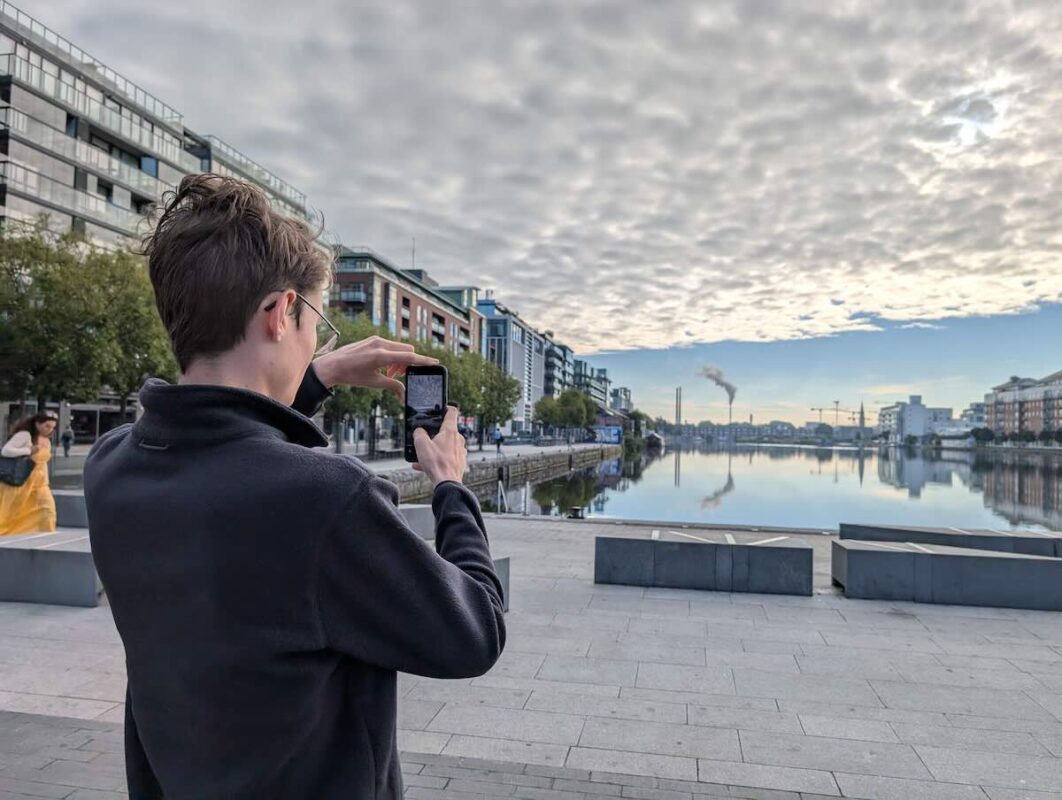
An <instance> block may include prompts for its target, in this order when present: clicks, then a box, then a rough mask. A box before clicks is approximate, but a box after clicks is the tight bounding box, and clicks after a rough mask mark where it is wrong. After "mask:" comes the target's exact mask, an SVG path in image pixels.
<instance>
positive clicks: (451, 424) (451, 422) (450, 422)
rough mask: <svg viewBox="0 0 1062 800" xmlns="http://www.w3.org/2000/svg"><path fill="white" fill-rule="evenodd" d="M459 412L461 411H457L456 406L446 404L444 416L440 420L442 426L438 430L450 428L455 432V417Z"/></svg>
mask: <svg viewBox="0 0 1062 800" xmlns="http://www.w3.org/2000/svg"><path fill="white" fill-rule="evenodd" d="M460 413H461V412H460V411H458V409H457V406H447V407H446V417H445V419H443V421H442V427H441V429H440V430H447V431H449V430H452V431H453V432H454V433H457V417H458V416H459V415H460Z"/></svg>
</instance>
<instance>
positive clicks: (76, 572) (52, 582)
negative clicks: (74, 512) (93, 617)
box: [0, 528, 103, 607]
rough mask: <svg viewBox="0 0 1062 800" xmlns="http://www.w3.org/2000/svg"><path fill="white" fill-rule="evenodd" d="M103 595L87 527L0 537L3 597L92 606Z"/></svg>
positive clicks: (0, 581) (0, 575) (32, 601)
mask: <svg viewBox="0 0 1062 800" xmlns="http://www.w3.org/2000/svg"><path fill="white" fill-rule="evenodd" d="M102 594H103V588H102V587H101V586H100V580H99V577H98V576H97V575H96V565H95V564H93V563H92V551H91V550H90V549H89V537H88V530H86V529H85V528H60V529H59V530H57V531H55V532H54V533H26V534H21V535H18V536H0V600H7V601H12V602H19V603H53V604H55V605H63V606H88V607H91V606H96V605H98V604H99V600H100V596H101V595H102Z"/></svg>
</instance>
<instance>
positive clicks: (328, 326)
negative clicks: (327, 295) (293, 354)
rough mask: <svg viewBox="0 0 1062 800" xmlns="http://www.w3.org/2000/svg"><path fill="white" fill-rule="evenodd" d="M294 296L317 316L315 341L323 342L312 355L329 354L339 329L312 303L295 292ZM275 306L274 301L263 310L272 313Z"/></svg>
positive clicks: (337, 339) (336, 339)
mask: <svg viewBox="0 0 1062 800" xmlns="http://www.w3.org/2000/svg"><path fill="white" fill-rule="evenodd" d="M295 296H296V297H297V298H299V299H300V300H301V301H302V302H303V303H305V304H306V306H307V307H308V308H309V309H310V310H311V311H313V313H314V314H316V315H317V341H318V342H319V343H320V342H322V341H323V342H324V344H322V345H320V346H319V347H318V348H317V349H316V350H315V351H314V355H315V356H323V355H324V354H325V353H331V352H332V350H333V349H335V346H336V342H338V341H339V328H337V327H336V326H335V325H333V324H332V323H331V322H330V321H329V319H328V317H326V316H325V315H324V312H323V311H321V310H320V309H319V308H317V307H316V306H314V304H313V303H311V302H310V301H309V300H307V299H306V298H305V297H303V296H302V295H301V294H299V293H298V292H295ZM276 305H277V303H276V301H275V300H274V301H273V302H272V303H270V304H269V305H267V306H266V307H265V310H266V311H272V310H273V309H274V308H276Z"/></svg>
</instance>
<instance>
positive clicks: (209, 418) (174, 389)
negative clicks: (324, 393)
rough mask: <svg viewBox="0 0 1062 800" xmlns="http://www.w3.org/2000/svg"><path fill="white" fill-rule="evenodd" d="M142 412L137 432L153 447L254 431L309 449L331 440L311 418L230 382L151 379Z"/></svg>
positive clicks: (144, 391)
mask: <svg viewBox="0 0 1062 800" xmlns="http://www.w3.org/2000/svg"><path fill="white" fill-rule="evenodd" d="M140 405H141V407H142V408H143V409H144V413H143V415H142V416H141V417H140V419H139V420H137V421H136V423H135V424H134V425H133V434H134V435H135V436H136V438H137V439H138V440H139V442H140V444H142V445H143V446H145V447H149V448H158V449H168V448H170V447H171V446H176V447H180V446H182V445H184V446H197V445H203V444H211V443H218V442H222V441H225V440H230V439H240V438H243V437H245V436H251V435H254V434H258V435H265V436H275V437H277V438H282V439H286V440H288V441H290V442H294V443H295V444H301V445H303V446H305V447H325V446H327V444H328V439H327V438H326V437H325V435H324V434H323V433H322V432H321V430H320V429H319V428H318V427H317V426H316V425H315V424H314V423H313V422H312V421H311V420H310V419H309V418H308V417H304V416H303V415H302V414H300V413H299V412H298V411H295V410H294V409H292V408H289V407H288V406H285V405H282V404H281V403H278V402H277V401H276V400H273V399H272V398H270V397H266V396H265V395H263V394H258V393H257V392H252V391H249V390H246V389H233V388H230V387H227V386H204V385H173V384H169V383H166V381H163V380H159V379H158V378H149V379H148V380H147V381H146V382H145V383H144V386H143V387H142V388H141V389H140Z"/></svg>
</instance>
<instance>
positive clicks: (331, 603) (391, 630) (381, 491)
mask: <svg viewBox="0 0 1062 800" xmlns="http://www.w3.org/2000/svg"><path fill="white" fill-rule="evenodd" d="M397 495H398V492H397V489H396V488H395V486H394V484H391V483H389V482H388V481H385V480H383V479H382V478H379V477H376V476H370V477H366V479H365V482H364V483H363V484H362V485H361V486H359V487H358V489H357V490H356V491H355V495H354V497H353V498H352V501H351V502H349V503H348V504H347V507H346V508H345V509H344V510H343V512H342V513H341V514H340V516H339V523H338V525H337V526H334V529H333V530H331V531H328V532H327V533H326V537H325V540H324V542H323V544H322V548H321V555H320V561H319V567H318V569H319V572H318V587H317V603H318V614H319V617H320V624H321V628H322V632H323V634H324V637H325V640H326V644H327V646H328V647H330V648H332V649H334V650H337V651H339V652H342V653H346V654H347V655H350V656H352V657H354V658H356V659H358V660H360V661H364V662H366V663H369V664H374V665H376V666H378V667H382V668H385V669H393V670H398V671H400V672H408V673H412V674H414V675H424V676H427V677H432V678H471V677H475V676H477V675H482V674H483V673H484V672H486V671H487V670H489V669H490V668H491V667H492V666H493V665H494V662H495V661H497V660H498V657H499V656H500V655H501V653H502V649H503V648H504V646H505V621H504V617H503V612H502V607H503V604H502V588H501V584H500V582H499V581H498V576H497V575H496V574H495V572H494V562H493V560H492V559H491V555H490V549H489V547H488V544H487V534H486V529H485V527H484V525H483V517H482V516H481V515H480V511H479V503H478V502H477V501H476V498H475V496H474V495H473V494H472V493H471V492H469V491H468V489H466V488H465V487H464V486H461V485H460V484H457V483H449V482H448V483H443V484H440V485H439V486H438V487H437V488H436V489H435V494H434V497H433V499H432V509H433V510H434V512H435V519H436V526H435V546H436V549H437V552H434V551H433V550H432V548H431V546H430V545H429V544H428V543H427V542H425V541H424V540H423V539H421V537H420V536H418V535H417V533H416V532H415V531H413V530H412V529H411V528H410V527H409V526H408V525H407V524H406V522H405V520H404V519H403V518H402V516H401V515H400V514H399V513H398V510H397V500H398V497H397Z"/></svg>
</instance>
